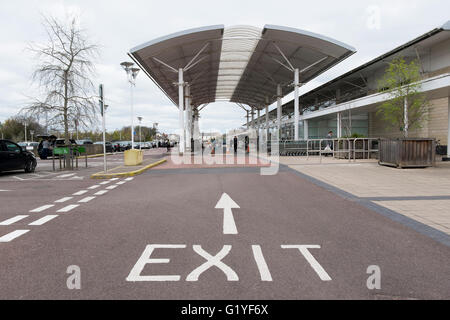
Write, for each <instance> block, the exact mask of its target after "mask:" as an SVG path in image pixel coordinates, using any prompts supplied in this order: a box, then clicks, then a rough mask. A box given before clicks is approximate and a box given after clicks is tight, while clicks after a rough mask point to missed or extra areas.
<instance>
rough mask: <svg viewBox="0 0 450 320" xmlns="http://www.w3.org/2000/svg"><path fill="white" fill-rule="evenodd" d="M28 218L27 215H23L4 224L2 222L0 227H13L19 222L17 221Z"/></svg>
mask: <svg viewBox="0 0 450 320" xmlns="http://www.w3.org/2000/svg"><path fill="white" fill-rule="evenodd" d="M26 217H29V216H25V215H22V216H15V217H14V218H11V219H8V220H5V221H3V222H0V226H9V225H12V224H13V223H15V222H17V221H20V220H23V219H25V218H26Z"/></svg>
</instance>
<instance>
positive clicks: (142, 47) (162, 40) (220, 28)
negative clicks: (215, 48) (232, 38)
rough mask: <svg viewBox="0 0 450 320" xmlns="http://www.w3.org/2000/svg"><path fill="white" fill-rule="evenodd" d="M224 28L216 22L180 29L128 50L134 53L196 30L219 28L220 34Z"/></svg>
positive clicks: (196, 31)
mask: <svg viewBox="0 0 450 320" xmlns="http://www.w3.org/2000/svg"><path fill="white" fill-rule="evenodd" d="M224 29H225V25H223V24H217V25H212V26H206V27H200V28H193V29H187V30H182V31H179V32H175V33H172V34H169V35H166V36H163V37H159V38H156V39H154V40H150V41H148V42H145V43H143V44H141V45H139V46H136V47H134V48H132V49H131V50H130V52H131V53H134V52H136V51H139V50H141V49H144V48H146V47H148V46H151V45H154V44H157V43H160V42H164V41H167V40H170V39H174V38H177V37H181V36H185V35H188V34H193V33H198V32H203V31H211V30H221V31H222V34H223V30H224Z"/></svg>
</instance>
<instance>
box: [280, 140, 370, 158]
mask: <svg viewBox="0 0 450 320" xmlns="http://www.w3.org/2000/svg"><path fill="white" fill-rule="evenodd" d="M378 140H379V139H378V138H338V139H337V138H325V139H308V140H299V141H294V140H283V141H280V142H279V143H278V148H279V149H278V150H279V154H280V156H306V157H307V158H309V156H310V155H318V156H319V157H320V162H322V156H324V155H325V156H328V155H332V156H333V158H338V159H348V161H349V162H351V161H352V160H353V161H356V159H357V158H358V159H370V158H371V156H372V155H373V154H378ZM374 142H376V147H374V145H375V143H374Z"/></svg>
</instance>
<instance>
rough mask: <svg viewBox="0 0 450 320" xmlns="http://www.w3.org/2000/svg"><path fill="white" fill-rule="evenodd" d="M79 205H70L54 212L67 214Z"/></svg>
mask: <svg viewBox="0 0 450 320" xmlns="http://www.w3.org/2000/svg"><path fill="white" fill-rule="evenodd" d="M79 206H80V205H79V204H71V205H69V206H67V207H64V208H62V209H59V210H58V211H56V212H69V211H70V210H73V209H75V208H76V207H79Z"/></svg>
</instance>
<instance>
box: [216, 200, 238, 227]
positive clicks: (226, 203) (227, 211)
mask: <svg viewBox="0 0 450 320" xmlns="http://www.w3.org/2000/svg"><path fill="white" fill-rule="evenodd" d="M236 208H240V207H239V206H238V205H237V203H236V202H234V201H233V199H231V198H230V196H229V195H228V194H226V193H224V194H223V195H222V197H221V198H220V200H219V202H217V204H216V209H223V234H238V231H237V228H236V223H235V222H234V217H233V211H231V209H236Z"/></svg>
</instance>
